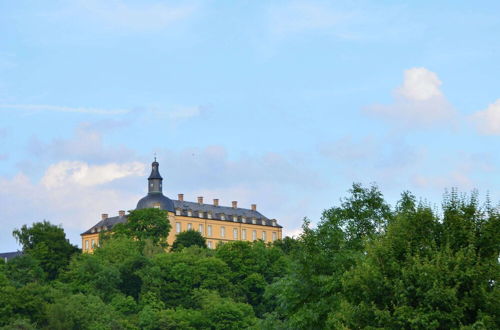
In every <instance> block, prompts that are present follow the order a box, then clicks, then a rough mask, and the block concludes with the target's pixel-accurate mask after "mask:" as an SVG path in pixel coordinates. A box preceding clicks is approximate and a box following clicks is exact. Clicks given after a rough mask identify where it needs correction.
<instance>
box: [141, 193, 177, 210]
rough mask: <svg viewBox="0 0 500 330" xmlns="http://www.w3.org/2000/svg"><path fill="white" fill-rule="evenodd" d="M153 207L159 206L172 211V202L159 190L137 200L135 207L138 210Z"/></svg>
mask: <svg viewBox="0 0 500 330" xmlns="http://www.w3.org/2000/svg"><path fill="white" fill-rule="evenodd" d="M154 207H159V208H160V209H161V210H166V211H169V212H174V203H172V200H171V199H170V198H168V197H167V196H165V195H163V194H162V193H161V192H157V193H151V192H150V193H148V194H147V195H146V196H144V197H143V198H141V199H140V200H139V202H138V203H137V207H136V209H137V210H140V209H147V208H154Z"/></svg>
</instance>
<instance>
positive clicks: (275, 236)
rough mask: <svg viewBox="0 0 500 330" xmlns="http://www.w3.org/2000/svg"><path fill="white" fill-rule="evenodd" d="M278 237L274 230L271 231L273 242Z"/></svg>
mask: <svg viewBox="0 0 500 330" xmlns="http://www.w3.org/2000/svg"><path fill="white" fill-rule="evenodd" d="M277 239H278V235H276V232H275V231H273V242H274V241H275V240H277Z"/></svg>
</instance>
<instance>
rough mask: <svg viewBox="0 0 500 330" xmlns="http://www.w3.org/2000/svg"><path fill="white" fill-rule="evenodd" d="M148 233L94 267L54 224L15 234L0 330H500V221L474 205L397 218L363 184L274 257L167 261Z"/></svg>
mask: <svg viewBox="0 0 500 330" xmlns="http://www.w3.org/2000/svg"><path fill="white" fill-rule="evenodd" d="M148 212H150V211H148ZM139 218H140V217H139ZM134 226H135V227H134ZM150 226H154V224H151V223H149V224H148V225H147V228H149V227H150ZM137 228H140V231H141V232H140V233H139V234H138V232H137V231H135V232H134V230H137ZM144 228H146V227H144V226H142V227H141V226H138V225H137V224H132V225H131V226H129V227H123V226H120V227H118V231H117V232H116V233H115V234H113V235H107V236H106V237H103V238H104V240H103V243H102V244H101V247H100V248H97V249H96V251H95V253H94V254H81V253H80V252H79V250H78V249H77V248H76V247H74V246H72V245H71V244H69V242H68V241H67V240H66V238H65V235H64V231H63V229H62V228H60V227H57V226H54V225H52V224H50V223H48V222H41V223H35V224H33V225H32V226H31V227H29V226H23V227H22V228H21V229H19V230H16V231H14V236H15V237H16V238H17V239H18V241H19V242H20V243H21V245H22V246H23V251H24V255H23V256H21V257H18V258H14V259H12V260H10V261H9V262H8V263H1V262H0V328H1V329H375V328H383V329H457V328H461V329H500V290H499V286H498V283H499V280H500V265H499V255H500V209H499V208H498V207H496V206H492V205H491V203H490V202H486V203H484V204H481V203H480V202H479V201H478V198H477V195H476V194H475V193H473V194H471V195H469V196H465V195H460V194H458V193H457V192H456V191H452V192H451V193H448V194H445V196H444V200H443V202H442V207H441V208H439V210H436V209H434V208H432V207H430V206H429V205H426V204H425V203H422V202H419V201H418V200H417V199H416V198H415V197H414V196H413V195H412V194H410V193H408V192H405V193H403V194H402V195H401V198H400V200H399V202H397V204H396V205H395V206H393V207H391V206H390V205H388V204H387V203H386V202H385V200H384V198H383V196H382V194H381V193H380V191H379V190H378V188H377V187H376V186H372V187H367V188H366V187H363V186H361V185H359V184H354V185H353V187H352V188H351V189H350V190H349V193H348V196H347V197H346V198H344V199H342V200H341V202H340V205H338V206H334V207H332V208H330V209H327V210H325V211H324V212H323V216H322V218H321V219H320V221H319V222H318V223H317V225H316V226H314V227H312V226H310V222H309V220H308V219H305V220H304V224H303V234H302V235H301V236H300V237H298V238H296V239H294V238H285V239H284V240H282V241H277V242H275V243H274V244H272V245H266V244H264V243H263V242H261V241H257V242H253V243H250V242H232V243H226V244H223V245H220V246H218V247H217V249H215V250H210V249H207V248H205V247H204V242H203V241H202V240H201V241H200V240H199V238H196V237H195V238H193V239H191V238H189V237H191V236H193V234H192V233H190V234H188V235H186V236H189V237H188V238H185V237H184V238H183V241H182V243H178V244H176V247H175V249H174V251H173V252H168V253H167V252H165V249H164V246H162V245H161V243H160V242H161V241H162V240H158V239H157V237H156V236H155V237H150V235H146V234H147V230H146V231H145V230H144ZM158 230H159V231H158V232H159V233H160V232H161V235H165V233H167V234H168V230H170V226H163V227H161V228H159V229H158ZM145 233H146V234H145ZM190 240H193V241H197V242H199V243H197V244H189V242H190ZM189 245H192V246H189Z"/></svg>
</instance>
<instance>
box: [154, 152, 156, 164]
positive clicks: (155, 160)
mask: <svg viewBox="0 0 500 330" xmlns="http://www.w3.org/2000/svg"><path fill="white" fill-rule="evenodd" d="M154 156H155V162H156V152H155V153H154Z"/></svg>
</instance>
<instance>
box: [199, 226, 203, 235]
mask: <svg viewBox="0 0 500 330" xmlns="http://www.w3.org/2000/svg"><path fill="white" fill-rule="evenodd" d="M198 231H199V232H200V234H202V235H203V225H202V224H200V225H199V226H198Z"/></svg>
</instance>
